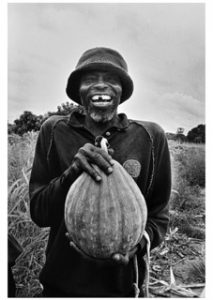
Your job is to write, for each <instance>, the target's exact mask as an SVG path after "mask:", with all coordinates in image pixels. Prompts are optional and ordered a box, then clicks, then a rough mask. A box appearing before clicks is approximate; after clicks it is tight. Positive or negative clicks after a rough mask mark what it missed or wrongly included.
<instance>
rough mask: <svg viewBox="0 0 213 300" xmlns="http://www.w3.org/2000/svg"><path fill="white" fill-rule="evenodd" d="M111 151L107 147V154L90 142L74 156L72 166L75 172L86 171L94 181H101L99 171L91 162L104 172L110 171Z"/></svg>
mask: <svg viewBox="0 0 213 300" xmlns="http://www.w3.org/2000/svg"><path fill="white" fill-rule="evenodd" d="M112 153H113V150H112V149H109V154H108V153H107V152H106V151H104V150H103V149H101V148H98V147H96V146H94V145H92V144H90V143H87V144H85V145H84V146H83V147H81V148H80V149H79V150H78V152H77V154H76V155H75V157H74V160H73V164H72V167H73V168H74V169H75V171H76V172H77V173H81V172H82V171H85V172H87V173H88V174H89V175H90V176H91V177H92V178H93V179H94V180H95V181H101V175H100V173H99V172H98V171H97V170H96V169H95V168H93V166H92V164H94V165H97V166H98V167H99V168H100V169H101V170H103V171H104V172H105V173H106V174H110V173H112V171H113V169H112V166H113V160H112V157H111V155H110V154H112Z"/></svg>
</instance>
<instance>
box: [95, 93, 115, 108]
mask: <svg viewBox="0 0 213 300" xmlns="http://www.w3.org/2000/svg"><path fill="white" fill-rule="evenodd" d="M91 102H92V104H93V105H94V106H99V107H105V106H109V105H111V104H112V97H111V96H110V95H104V94H97V95H93V96H92V97H91Z"/></svg>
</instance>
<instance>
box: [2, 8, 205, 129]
mask: <svg viewBox="0 0 213 300" xmlns="http://www.w3.org/2000/svg"><path fill="white" fill-rule="evenodd" d="M97 46H105V47H110V48H113V49H116V50H118V51H119V52H120V53H121V54H122V56H123V57H124V58H125V60H126V62H127V64H128V69H129V74H130V76H131V77H132V79H133V82H134V92H133V95H132V96H131V98H130V99H129V100H127V101H126V102H125V103H123V104H122V105H120V106H119V112H124V113H126V114H127V116H128V117H129V118H131V119H137V120H147V121H152V122H156V123H158V124H160V125H161V126H162V127H163V129H164V130H165V131H166V132H176V130H177V128H178V127H182V128H184V129H185V131H184V133H185V134H187V132H188V131H189V130H190V129H192V128H193V127H196V126H197V125H198V124H204V123H205V4H203V3H176V4H175V3H163V4H162V3H161V4H160V3H150V4H147V3H134V4H133V3H132V4H130V3H105V4H104V3H78V4H77V3H64V4H56V3H48V4H41V3H9V4H8V121H9V122H10V123H12V122H13V121H14V120H15V119H16V118H19V116H20V115H21V114H22V113H23V111H25V110H28V111H31V112H32V113H34V114H36V115H39V114H45V113H46V112H48V111H55V110H56V109H57V106H58V105H60V104H61V103H64V102H67V101H71V100H70V99H69V98H68V96H67V95H66V92H65V88H66V83H67V79H68V76H69V74H70V73H71V72H72V71H73V70H74V68H75V66H76V64H77V62H78V59H79V58H80V56H81V55H82V53H83V52H84V51H86V50H87V49H89V48H93V47H97Z"/></svg>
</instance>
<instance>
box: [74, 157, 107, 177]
mask: <svg viewBox="0 0 213 300" xmlns="http://www.w3.org/2000/svg"><path fill="white" fill-rule="evenodd" d="M75 159H76V161H78V166H79V167H80V168H81V169H82V170H83V171H85V172H86V173H87V174H89V175H90V176H91V177H92V178H93V179H94V180H95V181H101V175H100V174H99V172H98V171H97V170H95V169H94V168H93V167H92V166H91V165H90V164H89V163H88V161H87V158H85V156H84V155H82V154H81V153H78V154H76V156H75Z"/></svg>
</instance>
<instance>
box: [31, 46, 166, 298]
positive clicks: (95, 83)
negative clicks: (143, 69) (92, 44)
mask: <svg viewBox="0 0 213 300" xmlns="http://www.w3.org/2000/svg"><path fill="white" fill-rule="evenodd" d="M66 92H67V95H68V96H69V97H70V98H71V99H72V100H73V101H75V102H76V103H78V104H80V105H82V106H83V107H84V111H83V112H82V110H79V109H74V110H73V112H72V113H71V114H70V115H69V116H53V117H50V118H49V119H48V120H47V121H46V122H45V123H44V124H43V126H42V127H41V130H40V133H39V137H38V141H37V146H36V151H35V158H34V163H33V168H32V173H31V178H30V210H31V216H32V219H33V221H34V222H35V223H36V224H37V225H39V226H41V227H50V235H49V240H48V245H47V250H46V263H45V265H44V267H43V269H42V271H41V274H40V281H41V283H42V284H43V287H44V290H43V297H131V296H133V295H134V288H133V282H134V281H135V278H134V276H135V274H134V263H133V256H134V255H135V254H136V255H137V257H138V263H139V285H140V286H141V285H142V283H143V281H144V276H145V264H144V260H143V255H144V254H145V244H146V242H145V239H144V237H143V238H142V239H141V241H140V242H139V243H138V245H137V246H136V247H135V248H134V249H132V250H131V251H130V253H125V254H121V253H114V255H112V258H111V259H109V260H103V261H101V260H95V259H90V258H88V257H85V255H84V254H83V253H82V252H81V251H79V249H77V248H76V247H75V245H74V244H73V242H72V241H71V240H70V237H69V235H67V234H66V227H65V222H64V203H65V198H66V195H67V192H68V190H69V187H70V186H71V185H72V184H73V182H74V181H75V179H76V178H77V177H78V176H79V175H80V174H81V173H82V172H83V171H85V172H87V173H88V174H90V175H91V177H92V178H93V179H94V180H96V181H97V182H98V181H101V176H100V174H99V173H98V171H97V170H95V169H94V168H93V167H92V164H96V165H98V166H99V167H100V168H101V169H102V170H103V171H104V172H105V173H106V174H110V173H111V172H113V162H112V157H113V159H115V160H117V161H118V162H119V163H120V164H121V165H123V167H124V168H125V169H126V170H127V172H129V174H130V175H131V176H132V177H133V178H134V180H135V181H136V183H137V185H138V186H139V188H140V190H141V192H142V193H143V195H144V197H145V200H146V204H147V209H148V220H147V224H146V232H147V233H148V235H149V238H150V241H151V248H154V247H156V246H157V245H159V243H160V242H161V241H162V240H163V238H164V236H165V234H166V230H167V226H168V220H169V219H168V201H169V195H170V189H171V172H170V158H169V151H168V145H167V140H166V137H165V134H164V132H163V130H162V129H161V127H160V126H158V125H157V124H155V123H152V122H142V121H135V120H129V119H128V118H127V116H126V115H125V114H118V113H117V108H118V105H119V104H120V103H122V102H124V101H126V100H127V99H129V98H130V96H131V94H132V92H133V82H132V79H131V77H130V76H129V74H128V70H127V64H126V62H125V60H124V59H123V57H122V56H121V55H120V54H119V53H118V52H117V51H115V50H113V49H109V48H94V49H90V50H88V51H86V52H85V53H83V55H82V56H81V58H80V60H79V62H78V64H77V66H76V69H75V70H74V71H73V72H72V73H71V74H70V76H69V79H68V83H67V89H66ZM100 136H103V137H105V138H107V140H108V142H109V145H110V149H109V154H107V153H106V152H105V151H104V150H102V149H101V148H99V147H98V145H97V141H98V137H100ZM82 188H83V187H82ZM100 201H101V199H100ZM70 246H72V247H70ZM140 296H143V291H142V289H141V293H140Z"/></svg>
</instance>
